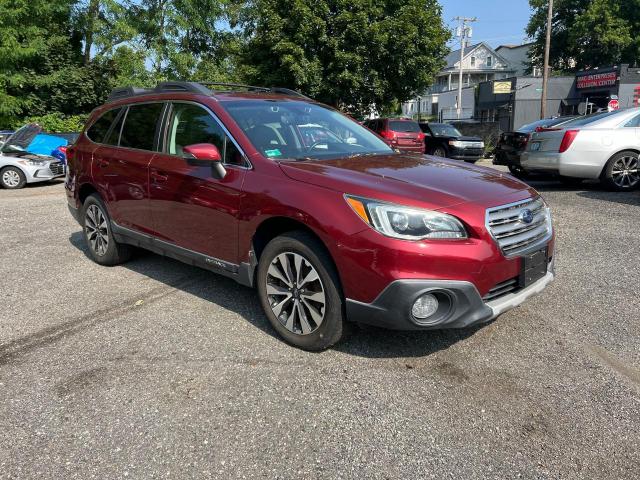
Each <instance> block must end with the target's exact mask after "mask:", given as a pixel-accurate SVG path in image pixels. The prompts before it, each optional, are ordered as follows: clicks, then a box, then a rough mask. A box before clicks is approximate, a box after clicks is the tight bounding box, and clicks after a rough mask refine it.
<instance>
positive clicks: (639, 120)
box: [624, 115, 640, 128]
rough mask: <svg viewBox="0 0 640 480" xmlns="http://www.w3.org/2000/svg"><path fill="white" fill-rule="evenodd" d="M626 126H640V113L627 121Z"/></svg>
mask: <svg viewBox="0 0 640 480" xmlns="http://www.w3.org/2000/svg"><path fill="white" fill-rule="evenodd" d="M624 126H625V127H628V128H638V127H640V115H636V116H635V117H633V118H632V119H631V120H629V121H628V122H627V123H625V124H624Z"/></svg>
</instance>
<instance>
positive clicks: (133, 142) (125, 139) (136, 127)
mask: <svg viewBox="0 0 640 480" xmlns="http://www.w3.org/2000/svg"><path fill="white" fill-rule="evenodd" d="M162 106H163V105H162V103H143V104H139V105H131V106H129V111H128V112H127V116H126V118H125V121H124V127H123V129H122V134H121V135H120V146H121V147H127V148H137V149H139V150H153V141H154V138H155V135H156V126H157V125H158V119H159V118H160V112H161V111H162Z"/></svg>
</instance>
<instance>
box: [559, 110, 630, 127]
mask: <svg viewBox="0 0 640 480" xmlns="http://www.w3.org/2000/svg"><path fill="white" fill-rule="evenodd" d="M616 113H620V110H616V111H613V112H602V113H592V114H591V115H584V116H582V117H577V118H574V119H573V120H569V121H568V122H566V123H563V124H562V126H563V128H567V127H580V126H582V125H588V124H590V123H591V122H595V121H596V120H601V119H603V118H607V117H610V116H612V115H616Z"/></svg>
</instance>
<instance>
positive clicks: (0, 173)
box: [0, 167, 27, 190]
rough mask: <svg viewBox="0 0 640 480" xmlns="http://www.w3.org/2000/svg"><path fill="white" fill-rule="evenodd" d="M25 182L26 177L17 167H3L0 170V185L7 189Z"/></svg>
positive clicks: (21, 185)
mask: <svg viewBox="0 0 640 480" xmlns="http://www.w3.org/2000/svg"><path fill="white" fill-rule="evenodd" d="M26 184H27V177H26V176H25V174H24V173H23V172H22V170H20V169H19V168H18V167H5V168H3V169H2V170H0V185H2V187H3V188H6V189H8V190H17V189H19V188H23V187H24V186H25V185H26Z"/></svg>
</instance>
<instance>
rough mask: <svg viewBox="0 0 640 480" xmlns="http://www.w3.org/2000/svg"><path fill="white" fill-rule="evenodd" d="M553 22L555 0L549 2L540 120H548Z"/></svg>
mask: <svg viewBox="0 0 640 480" xmlns="http://www.w3.org/2000/svg"><path fill="white" fill-rule="evenodd" d="M552 20H553V0H549V11H548V12H547V38H546V40H545V42H544V70H543V72H542V98H541V99H540V120H542V119H544V118H547V87H548V85H549V49H550V48H551V22H552Z"/></svg>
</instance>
